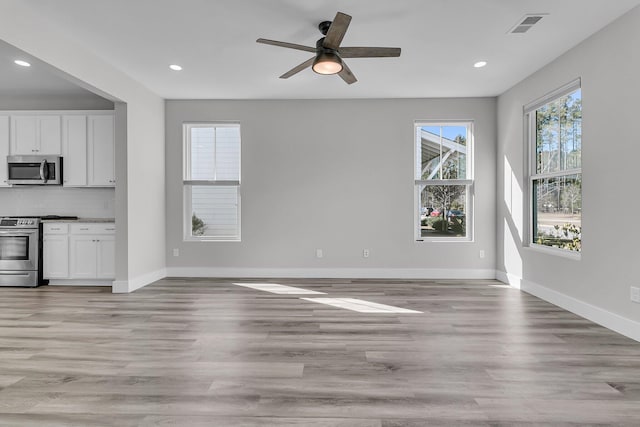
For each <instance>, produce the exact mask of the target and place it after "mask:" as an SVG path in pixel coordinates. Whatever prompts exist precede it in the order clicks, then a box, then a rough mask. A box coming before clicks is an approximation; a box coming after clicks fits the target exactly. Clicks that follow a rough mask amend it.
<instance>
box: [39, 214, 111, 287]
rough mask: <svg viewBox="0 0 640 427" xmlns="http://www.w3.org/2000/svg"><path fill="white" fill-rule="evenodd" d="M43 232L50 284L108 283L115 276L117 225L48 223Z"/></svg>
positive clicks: (44, 255)
mask: <svg viewBox="0 0 640 427" xmlns="http://www.w3.org/2000/svg"><path fill="white" fill-rule="evenodd" d="M43 234H44V236H43V257H44V260H43V265H44V268H43V270H44V278H45V279H49V280H50V284H53V285H55V284H78V285H91V284H95V285H107V284H109V283H108V281H112V280H114V279H115V276H116V274H115V224H113V223H64V224H61V223H57V222H47V223H45V224H44V227H43ZM58 279H63V280H58Z"/></svg>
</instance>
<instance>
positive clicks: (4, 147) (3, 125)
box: [0, 116, 9, 187]
mask: <svg viewBox="0 0 640 427" xmlns="http://www.w3.org/2000/svg"><path fill="white" fill-rule="evenodd" d="M8 155H9V116H0V187H7V186H9V184H7V156H8Z"/></svg>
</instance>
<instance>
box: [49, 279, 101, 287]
mask: <svg viewBox="0 0 640 427" xmlns="http://www.w3.org/2000/svg"><path fill="white" fill-rule="evenodd" d="M112 283H113V282H112V281H111V280H86V279H49V286H109V287H111V286H112Z"/></svg>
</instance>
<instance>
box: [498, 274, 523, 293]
mask: <svg viewBox="0 0 640 427" xmlns="http://www.w3.org/2000/svg"><path fill="white" fill-rule="evenodd" d="M496 280H499V281H501V282H502V283H506V284H507V285H509V286H511V287H512V288H514V289H521V288H522V279H521V278H520V277H518V276H516V275H515V274H511V273H506V272H504V271H500V270H496Z"/></svg>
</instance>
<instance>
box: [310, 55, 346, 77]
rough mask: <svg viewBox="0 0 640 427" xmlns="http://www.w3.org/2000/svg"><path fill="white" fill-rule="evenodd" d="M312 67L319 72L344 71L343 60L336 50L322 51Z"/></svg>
mask: <svg viewBox="0 0 640 427" xmlns="http://www.w3.org/2000/svg"><path fill="white" fill-rule="evenodd" d="M312 68H313V71H315V72H316V73H318V74H337V73H339V72H340V71H342V60H341V59H340V57H339V56H338V55H337V54H336V53H334V52H321V53H320V54H319V55H318V56H317V57H316V59H315V61H313V67H312Z"/></svg>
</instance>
